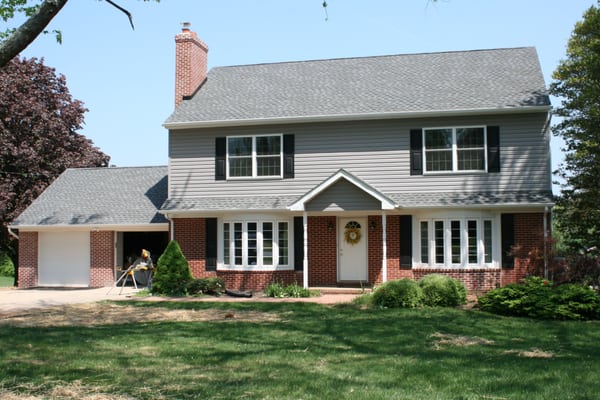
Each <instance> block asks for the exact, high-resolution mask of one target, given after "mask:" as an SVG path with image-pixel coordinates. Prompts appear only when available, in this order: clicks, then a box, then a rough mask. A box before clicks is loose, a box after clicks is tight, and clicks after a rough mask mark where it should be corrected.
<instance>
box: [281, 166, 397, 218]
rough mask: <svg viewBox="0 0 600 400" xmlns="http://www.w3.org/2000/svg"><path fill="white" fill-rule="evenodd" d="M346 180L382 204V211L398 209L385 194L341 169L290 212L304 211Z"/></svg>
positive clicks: (311, 191) (302, 198) (292, 207)
mask: <svg viewBox="0 0 600 400" xmlns="http://www.w3.org/2000/svg"><path fill="white" fill-rule="evenodd" d="M342 178H343V179H346V180H347V181H348V182H350V183H352V184H353V185H354V186H356V187H357V188H359V189H360V190H362V191H363V192H365V193H367V194H368V195H369V196H371V197H373V198H374V199H377V200H379V201H380V202H381V209H382V210H393V209H395V208H396V204H395V203H394V202H393V201H392V200H391V199H389V198H387V197H386V196H385V195H384V194H382V193H381V192H379V191H377V190H376V189H374V188H373V187H371V186H369V185H368V184H366V183H365V182H363V181H362V180H360V179H359V178H357V177H355V176H354V175H352V174H351V173H349V172H347V171H345V170H344V169H340V170H339V171H338V172H336V173H335V174H333V175H331V176H330V177H329V178H327V179H326V180H325V181H323V182H321V183H320V184H319V185H317V186H315V187H314V188H312V189H311V190H310V191H309V192H308V193H306V194H305V195H304V196H302V197H301V198H300V199H299V200H298V201H296V202H295V203H293V204H292V205H291V206H289V210H290V211H304V210H305V207H304V205H305V204H306V202H308V201H310V200H312V199H313V198H315V197H316V196H317V195H319V194H320V193H322V192H323V191H325V190H326V189H328V188H329V187H330V186H331V185H333V184H334V183H336V182H337V181H339V180H340V179H342Z"/></svg>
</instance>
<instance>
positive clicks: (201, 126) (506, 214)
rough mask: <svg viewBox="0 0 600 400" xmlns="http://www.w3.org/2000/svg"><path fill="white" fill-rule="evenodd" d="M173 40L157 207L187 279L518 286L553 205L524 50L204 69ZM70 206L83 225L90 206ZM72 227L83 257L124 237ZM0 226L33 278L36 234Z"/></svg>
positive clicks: (187, 39)
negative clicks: (86, 240)
mask: <svg viewBox="0 0 600 400" xmlns="http://www.w3.org/2000/svg"><path fill="white" fill-rule="evenodd" d="M175 42H176V85H175V86H176V87H175V106H176V107H175V110H174V112H173V113H172V114H171V116H170V117H169V118H168V119H167V120H166V122H165V123H164V126H165V127H166V128H167V129H168V135H169V149H168V151H169V165H168V171H167V175H168V189H167V190H168V192H167V193H165V201H164V202H163V203H162V204H161V205H160V206H158V205H157V207H156V209H155V210H154V211H157V212H159V213H160V214H161V215H162V216H163V217H164V218H165V219H164V221H168V228H167V227H165V225H164V221H161V222H160V223H159V225H160V229H161V230H162V231H163V232H164V231H167V230H168V235H169V239H175V240H177V241H178V242H179V244H180V246H181V248H182V251H183V253H184V254H185V256H186V258H187V259H188V261H189V263H190V267H191V269H192V273H193V274H194V276H196V277H204V276H220V277H222V278H224V279H225V281H226V284H227V286H228V287H231V288H237V289H261V288H264V287H265V286H266V285H268V284H269V283H270V282H273V281H281V282H285V283H291V282H298V283H300V284H302V285H303V286H305V287H315V286H339V285H366V284H378V283H381V282H385V281H387V280H391V279H399V278H405V277H407V278H414V279H418V278H420V277H421V276H423V275H426V274H429V273H434V272H437V273H443V274H447V275H450V276H452V277H455V278H459V279H461V280H462V281H463V282H465V284H466V285H467V287H468V288H469V289H470V290H488V289H491V288H494V287H496V286H500V285H504V284H506V283H510V282H514V281H516V280H518V279H519V278H521V277H523V276H525V274H526V272H527V268H528V266H529V264H530V263H532V262H534V260H532V256H531V254H532V252H533V251H535V250H536V249H537V250H539V249H541V248H543V246H544V243H545V239H546V238H547V237H548V235H549V226H550V218H551V207H552V205H553V201H552V192H551V167H550V151H549V141H550V137H549V130H548V128H549V122H550V102H549V98H548V96H547V94H546V89H545V84H544V80H543V77H542V73H541V70H540V65H539V61H538V57H537V54H536V51H535V49H534V48H530V47H523V48H509V49H492V50H478V51H460V52H444V53H426V54H407V55H392V56H377V57H365V58H348V59H328V60H315V61H302V62H287V63H286V62H284V63H273V64H258V65H244V66H232V67H219V68H213V69H211V71H210V72H208V71H207V57H208V47H207V46H206V44H205V43H203V42H202V41H201V40H200V39H199V38H198V36H197V35H196V34H195V33H194V32H192V31H190V29H189V26H184V28H183V31H182V32H181V33H180V34H178V35H177V36H176V38H175ZM104 172H106V173H107V174H111V173H115V174H117V173H119V169H105V170H104ZM68 173H69V174H70V173H74V171H68ZM62 178H63V177H61V178H60V179H62ZM60 179H59V181H60ZM90 181H92V180H90ZM161 182H162V181H161ZM54 186H55V185H54V184H53V185H52V186H51V187H50V188H49V189H48V192H51V191H53V190H54ZM141 192H143V190H142V191H140V193H141ZM60 193H62V195H63V196H64V195H65V193H68V192H64V191H62V192H60ZM43 197H44V196H42V197H40V199H38V201H40V202H44V201H45V200H44V198H43ZM38 201H36V202H34V204H33V205H32V207H31V208H32V209H36V207H38V208H39V207H40V206H39V205H38V204H37V203H38ZM82 201H83V200H82ZM85 201H87V202H88V205H89V207H90V210H89V212H90V213H91V212H92V211H93V208H94V207H95V204H97V203H98V201H99V200H96V199H93V198H87V200H85ZM153 204H155V205H156V203H153ZM53 206H54V207H60V206H61V204H60V201H58V200H55V201H54V204H53ZM50 209H52V204H50V205H49V206H46V210H47V212H46V214H47V213H49V212H50ZM114 210H116V209H114ZM29 212H30V210H29V209H28V210H27V211H25V213H24V215H23V216H22V217H23V218H24V217H25V216H27V215H28V213H29ZM43 215H45V214H44V213H42V214H40V215H39V216H43ZM86 215H87V214H86ZM24 222H27V223H25V224H24ZM146 222H147V221H146ZM82 224H83V225H85V226H86V227H87V228H90V229H89V236H90V247H91V248H92V249H94V246H95V243H96V242H97V241H99V240H100V238H98V236H101V237H102V238H105V239H107V240H108V241H110V240H113V241H115V240H116V241H118V233H119V232H121V231H123V229H121V228H120V227H118V226H113V225H110V224H107V225H102V224H93V223H87V222H84V223H81V224H79V226H80V227H81V225H82ZM73 225H75V224H73V223H72V222H69V221H63V222H62V225H61V229H63V228H64V229H67V228H72V227H73ZM159 225H152V226H156V227H158V226H159ZM53 226H56V225H53ZM13 228H16V229H18V230H19V236H20V238H21V240H20V251H21V255H20V256H21V259H20V261H21V267H20V268H21V271H22V268H25V269H27V270H31V271H33V270H35V269H36V263H39V262H40V260H42V258H43V255H42V256H41V255H40V254H41V249H42V245H43V243H42V240H40V238H41V237H42V236H46V235H48V236H50V234H49V233H47V232H45V230H46V229H49V228H48V224H47V223H41V222H40V223H36V221H32V220H27V221H25V220H21V217H20V218H19V219H17V221H16V222H15V223H14V224H13ZM57 229H58V228H57ZM36 236H37V238H36ZM57 240H59V239H57ZM36 241H38V246H39V247H38V246H36V245H35V242H36ZM82 241H83V239H82ZM109 247H110V246H108V245H107V246H106V247H105V248H104V249H103V250H102V251H103V252H104V253H102V251H101V252H94V251H92V252H90V257H89V265H90V267H89V269H90V270H92V271H93V270H94V268H96V263H97V261H96V258H98V259H102V263H104V264H102V265H105V266H106V267H107V269H106V271H108V266H110V264H111V262H110V260H111V258H110V257H113V258H112V261H113V263H114V262H115V259H116V260H117V262H118V256H116V255H112V256H110V254H114V253H116V252H118V249H117V250H116V251H115V250H114V249H111V248H109ZM28 248H31V249H36V248H37V249H38V250H37V251H38V253H40V254H38V255H36V256H35V257H34V256H33V255H28V254H27V249H28ZM31 251H33V250H31ZM111 252H112V253H111ZM100 253H102V254H100ZM109 253H110V254H109ZM28 257H29V259H28ZM36 257H37V258H36ZM105 259H106V261H105ZM28 260H29V261H28ZM538 261H539V260H538ZM40 265H41V264H40ZM39 271H40V272H38V274H39V275H40V274H41V267H40V268H39ZM32 273H33V272H32ZM21 276H22V275H20V278H21ZM40 276H41V275H40ZM104 276H105V278H106V279H108V278H111V277H112V276H110V277H109V275H108V274H106V275H104ZM23 279H24V282H26V283H23V284H22V286H27V285H30V284H36V283H34V281H26V278H23ZM108 280H110V279H108ZM98 283H99V282H97V281H93V282H92V281H91V280H90V285H96V284H98ZM37 284H41V282H37Z"/></svg>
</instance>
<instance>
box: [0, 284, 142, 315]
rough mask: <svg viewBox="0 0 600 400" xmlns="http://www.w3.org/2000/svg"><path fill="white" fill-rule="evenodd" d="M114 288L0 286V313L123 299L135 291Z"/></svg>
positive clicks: (129, 296)
mask: <svg viewBox="0 0 600 400" xmlns="http://www.w3.org/2000/svg"><path fill="white" fill-rule="evenodd" d="M120 291H121V288H120V287H116V288H112V289H111V288H110V287H105V288H98V289H89V288H81V289H80V288H57V289H50V288H48V289H46V288H44V289H15V288H0V313H5V312H14V311H21V310H28V309H32V308H44V307H53V306H62V305H65V304H80V303H93V302H96V301H101V300H125V299H129V298H131V296H132V295H133V294H134V293H136V292H137V290H136V289H135V288H132V287H125V288H123V292H122V293H121V294H119V292H120Z"/></svg>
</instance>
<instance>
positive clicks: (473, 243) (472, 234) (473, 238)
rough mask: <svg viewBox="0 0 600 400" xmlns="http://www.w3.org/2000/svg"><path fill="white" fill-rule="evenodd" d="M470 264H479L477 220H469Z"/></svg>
mask: <svg viewBox="0 0 600 400" xmlns="http://www.w3.org/2000/svg"><path fill="white" fill-rule="evenodd" d="M467 237H468V238H469V239H468V253H469V264H477V258H478V257H477V221H473V220H469V221H467Z"/></svg>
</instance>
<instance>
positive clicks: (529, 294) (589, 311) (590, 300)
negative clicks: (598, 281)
mask: <svg viewBox="0 0 600 400" xmlns="http://www.w3.org/2000/svg"><path fill="white" fill-rule="evenodd" d="M479 306H480V308H481V310H483V311H487V312H491V313H494V314H500V315H511V316H517V317H530V318H537V319H559V320H566V319H573V320H581V319H583V320H588V319H598V318H600V296H599V295H598V293H596V291H594V290H593V289H592V288H590V287H588V286H583V285H578V284H565V285H560V286H556V287H553V286H552V282H551V281H548V280H545V279H542V278H539V277H529V278H526V279H525V280H524V282H523V283H520V284H516V283H515V284H509V285H506V286H505V287H503V288H498V289H494V290H491V291H489V292H488V293H486V294H485V295H484V296H482V297H480V298H479Z"/></svg>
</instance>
